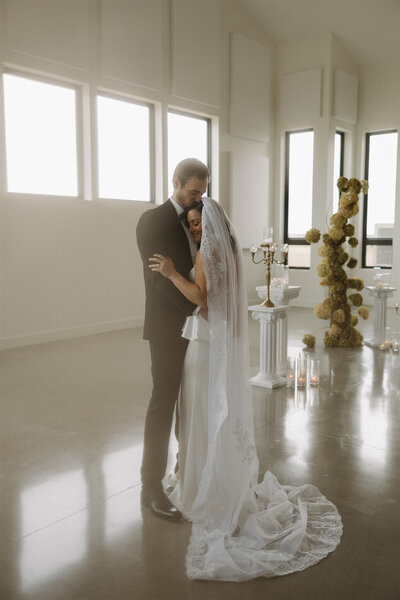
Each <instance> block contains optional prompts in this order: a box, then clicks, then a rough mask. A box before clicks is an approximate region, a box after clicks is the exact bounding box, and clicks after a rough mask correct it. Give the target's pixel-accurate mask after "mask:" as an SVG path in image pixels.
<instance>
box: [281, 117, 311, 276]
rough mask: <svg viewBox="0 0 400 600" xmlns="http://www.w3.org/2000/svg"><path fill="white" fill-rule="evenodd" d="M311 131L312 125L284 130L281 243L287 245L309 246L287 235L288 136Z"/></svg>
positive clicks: (294, 267) (305, 268)
mask: <svg viewBox="0 0 400 600" xmlns="http://www.w3.org/2000/svg"><path fill="white" fill-rule="evenodd" d="M310 131H311V132H312V133H313V134H314V135H315V131H314V128H313V127H307V128H305V129H293V130H291V131H285V175H284V177H285V182H284V204H283V210H284V213H283V243H284V244H288V245H289V246H310V244H309V242H306V240H305V239H304V238H291V237H289V233H288V230H289V151H290V144H289V140H290V136H291V135H292V134H295V133H306V132H310ZM313 172H314V154H313ZM285 264H288V257H286V261H285ZM289 268H290V269H300V270H302V271H307V270H310V268H311V266H309V267H296V266H289Z"/></svg>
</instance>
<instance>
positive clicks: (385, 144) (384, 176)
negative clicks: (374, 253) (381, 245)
mask: <svg viewBox="0 0 400 600" xmlns="http://www.w3.org/2000/svg"><path fill="white" fill-rule="evenodd" d="M396 165H397V132H388V133H380V134H371V135H370V136H369V155H368V184H369V187H368V210H367V236H368V238H392V237H393V227H394V211H395V200H396Z"/></svg>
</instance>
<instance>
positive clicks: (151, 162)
mask: <svg viewBox="0 0 400 600" xmlns="http://www.w3.org/2000/svg"><path fill="white" fill-rule="evenodd" d="M99 96H101V97H102V98H110V99H111V100H117V101H120V102H128V103H130V104H136V105H138V106H145V107H146V108H148V109H149V167H150V168H149V179H150V200H134V199H133V200H127V199H125V198H108V197H103V196H100V177H99V175H100V173H99V120H98V112H97V99H98V97H99ZM94 104H95V107H96V108H95V132H96V134H95V137H96V144H95V157H94V158H95V165H96V167H95V168H96V173H95V197H96V199H97V200H99V201H101V202H103V201H109V202H137V203H140V204H143V205H147V204H155V203H156V191H155V190H156V182H155V171H156V169H155V158H156V149H155V107H154V104H152V103H151V102H146V101H145V100H138V99H136V98H133V97H131V96H125V95H124V94H118V93H115V92H109V91H106V90H102V89H100V88H99V89H98V90H97V91H96V94H95V98H94Z"/></svg>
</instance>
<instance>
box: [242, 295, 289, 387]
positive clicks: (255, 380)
mask: <svg viewBox="0 0 400 600" xmlns="http://www.w3.org/2000/svg"><path fill="white" fill-rule="evenodd" d="M287 308H288V307H287V306H275V307H273V308H269V307H266V306H260V305H255V306H249V310H251V311H252V317H253V319H255V320H256V321H259V323H260V371H259V372H258V374H257V375H256V376H255V377H252V378H251V383H252V384H253V385H257V386H260V387H265V388H269V389H273V388H276V387H280V386H283V385H286V378H285V377H280V376H279V375H278V373H277V369H276V366H277V355H278V347H279V349H280V352H281V348H282V339H281V336H282V332H283V331H284V327H283V326H282V323H281V324H280V328H279V338H280V339H279V344H278V343H277V339H278V322H279V321H281V322H283V321H284V320H285V319H286V311H287ZM282 315H284V318H283V319H282ZM285 348H286V345H285Z"/></svg>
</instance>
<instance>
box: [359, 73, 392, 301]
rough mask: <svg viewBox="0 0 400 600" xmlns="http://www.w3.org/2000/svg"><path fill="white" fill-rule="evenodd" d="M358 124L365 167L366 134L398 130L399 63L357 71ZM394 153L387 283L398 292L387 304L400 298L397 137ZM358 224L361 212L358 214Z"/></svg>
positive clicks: (368, 279)
mask: <svg viewBox="0 0 400 600" xmlns="http://www.w3.org/2000/svg"><path fill="white" fill-rule="evenodd" d="M359 114H360V117H359V121H358V127H357V148H358V153H357V166H358V169H359V170H360V171H363V169H364V160H365V134H366V133H368V132H374V131H384V130H392V129H397V131H398V132H400V76H399V67H398V65H397V66H396V65H390V64H387V65H379V66H374V65H371V66H369V67H363V68H362V69H361V71H360V104H359ZM398 144H399V146H398V155H397V193H396V209H395V210H396V212H395V220H394V238H393V253H392V257H393V263H392V269H391V270H390V284H391V285H393V286H394V287H395V288H396V289H397V291H396V292H395V295H394V297H393V298H392V299H389V300H388V306H393V305H394V303H395V301H397V302H398V301H399V300H400V140H399V141H398ZM359 218H360V226H361V218H362V211H361V214H360V216H359ZM360 276H361V277H363V279H364V281H365V283H366V285H372V276H373V272H372V270H371V269H361V273H360Z"/></svg>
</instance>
